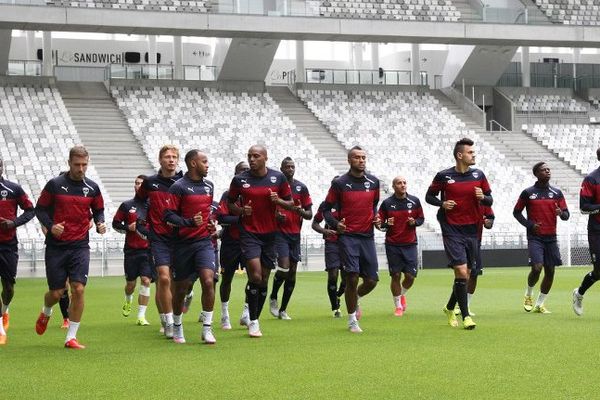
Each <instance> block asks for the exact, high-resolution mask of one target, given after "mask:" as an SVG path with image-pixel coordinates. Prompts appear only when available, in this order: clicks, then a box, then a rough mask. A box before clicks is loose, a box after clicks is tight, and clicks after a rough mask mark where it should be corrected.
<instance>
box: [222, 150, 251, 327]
mask: <svg viewBox="0 0 600 400" xmlns="http://www.w3.org/2000/svg"><path fill="white" fill-rule="evenodd" d="M249 169H250V167H249V166H248V163H247V162H246V161H242V162H239V163H238V164H237V165H236V166H235V173H234V175H239V174H241V173H242V172H245V171H248V170H249ZM228 196H229V191H228V190H226V191H225V192H224V193H223V195H222V196H221V200H220V201H219V208H218V210H217V221H218V222H219V224H220V225H221V226H223V230H222V231H221V253H220V261H221V285H220V286H219V295H220V297H221V328H222V329H224V330H229V329H231V319H230V317H229V297H230V295H231V282H232V281H233V276H234V275H235V271H237V269H238V267H241V268H244V266H245V265H246V260H245V259H244V255H243V254H242V249H241V247H240V226H239V224H240V217H239V216H236V215H231V214H230V213H229V207H227V198H228ZM239 205H240V204H238V206H239ZM245 309H246V310H247V304H246V308H245Z"/></svg>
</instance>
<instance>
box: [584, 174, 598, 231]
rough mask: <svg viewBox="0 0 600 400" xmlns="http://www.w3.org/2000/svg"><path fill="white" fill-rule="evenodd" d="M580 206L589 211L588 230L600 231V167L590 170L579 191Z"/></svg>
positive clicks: (586, 211) (585, 211)
mask: <svg viewBox="0 0 600 400" xmlns="http://www.w3.org/2000/svg"><path fill="white" fill-rule="evenodd" d="M579 208H580V209H581V211H582V212H584V213H589V214H590V216H589V219H588V232H593V233H600V168H597V169H595V170H593V171H592V172H590V173H589V174H588V175H587V176H586V177H585V179H584V180H583V183H582V184H581V191H580V192H579Z"/></svg>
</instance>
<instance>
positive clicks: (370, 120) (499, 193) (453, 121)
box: [299, 90, 574, 232]
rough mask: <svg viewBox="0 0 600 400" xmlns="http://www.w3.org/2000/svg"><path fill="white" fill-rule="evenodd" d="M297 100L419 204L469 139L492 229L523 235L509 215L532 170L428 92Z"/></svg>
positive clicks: (316, 94)
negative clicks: (490, 203) (483, 180)
mask: <svg viewBox="0 0 600 400" xmlns="http://www.w3.org/2000/svg"><path fill="white" fill-rule="evenodd" d="M299 96H300V98H301V99H302V100H303V101H304V102H305V103H306V105H307V106H308V107H309V108H310V109H311V111H312V112H313V113H315V115H316V116H317V117H318V118H319V119H320V120H321V121H322V122H323V123H324V124H325V125H327V126H328V128H329V129H330V130H331V132H332V133H333V134H334V135H335V136H336V138H337V139H338V140H339V141H340V142H342V144H344V146H345V147H347V148H350V147H351V146H353V145H355V144H360V145H361V146H364V147H365V148H366V150H367V152H368V161H367V165H368V168H369V169H370V170H371V171H373V172H374V173H375V174H376V175H378V176H379V178H380V179H382V180H384V181H386V182H391V180H392V179H393V177H394V176H395V175H398V174H402V175H404V176H405V177H406V178H407V179H408V184H409V187H408V190H409V193H413V194H415V195H417V196H418V197H420V198H421V200H422V201H423V202H424V196H425V192H426V190H427V187H428V186H429V184H430V183H431V180H432V179H433V177H434V175H435V174H436V172H437V171H439V170H442V169H445V168H448V167H450V166H452V165H453V164H454V160H453V158H452V154H451V149H452V146H453V144H454V143H455V142H456V140H458V139H460V138H462V137H465V136H466V137H470V138H472V139H473V140H474V141H475V142H476V146H477V153H478V159H477V164H478V167H479V168H481V169H482V170H483V171H484V172H485V173H486V175H487V178H488V180H489V182H490V185H491V186H492V191H493V195H494V204H495V206H494V211H495V213H496V216H497V220H496V228H495V229H496V230H497V231H500V232H521V231H522V227H521V226H520V225H519V224H518V223H517V222H516V221H515V220H514V218H513V216H512V209H513V207H514V204H515V202H516V201H517V198H518V197H519V194H520V193H521V190H522V189H523V185H522V184H519V185H515V182H520V183H523V182H530V181H531V178H530V172H529V171H524V170H523V169H521V168H519V167H515V166H512V165H511V164H510V163H509V162H508V160H507V159H506V158H505V157H504V156H503V155H502V154H501V153H499V152H498V151H496V150H495V148H494V147H493V146H492V145H490V144H489V143H487V142H486V141H484V140H483V139H482V138H481V137H480V136H479V135H477V133H476V132H474V131H472V130H469V129H467V128H466V126H465V124H464V122H462V121H461V120H459V119H458V118H457V117H456V116H454V115H453V114H452V113H451V112H450V111H448V109H446V107H443V106H442V105H441V104H440V102H439V101H438V100H437V99H436V98H435V97H433V96H432V95H431V94H428V93H425V94H418V93H415V92H406V93H402V92H400V93H384V92H371V93H370V94H366V93H363V94H357V93H356V92H344V91H325V90H300V91H299ZM572 206H574V205H572ZM424 209H425V216H426V219H427V220H428V221H429V223H430V226H431V227H432V228H433V229H435V230H436V231H438V232H439V227H438V224H437V223H435V221H436V217H435V213H436V211H437V210H436V209H435V207H430V206H427V205H425V206H424Z"/></svg>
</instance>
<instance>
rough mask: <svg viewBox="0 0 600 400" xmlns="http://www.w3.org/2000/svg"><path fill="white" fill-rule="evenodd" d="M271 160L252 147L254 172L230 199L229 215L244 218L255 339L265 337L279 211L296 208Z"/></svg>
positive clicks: (242, 178)
mask: <svg viewBox="0 0 600 400" xmlns="http://www.w3.org/2000/svg"><path fill="white" fill-rule="evenodd" d="M267 160H268V155H267V149H266V147H264V146H262V145H254V146H252V147H250V149H248V164H249V165H250V169H249V170H248V171H245V172H242V173H241V174H239V175H236V176H235V177H234V178H233V180H232V181H231V185H230V186H229V195H228V197H227V207H228V209H229V212H230V213H231V214H233V215H239V216H240V217H241V218H240V221H241V222H240V246H241V249H242V254H243V255H244V258H245V259H246V272H247V274H248V284H247V286H246V296H247V301H248V313H249V322H248V334H249V335H250V337H254V338H257V337H261V336H262V332H261V331H260V326H259V323H258V318H259V316H260V313H261V311H262V308H263V305H264V303H265V300H266V298H267V285H268V282H269V275H270V272H271V269H273V268H274V267H275V257H276V256H275V236H276V234H277V230H278V228H277V219H276V211H277V207H281V208H283V209H286V210H291V209H292V208H293V207H294V203H293V202H292V192H291V189H290V185H289V184H288V181H287V179H286V177H285V176H284V175H283V174H282V173H281V172H279V171H276V170H274V169H271V168H267Z"/></svg>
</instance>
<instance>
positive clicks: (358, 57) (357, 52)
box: [352, 43, 363, 69]
mask: <svg viewBox="0 0 600 400" xmlns="http://www.w3.org/2000/svg"><path fill="white" fill-rule="evenodd" d="M352 49H353V57H352V59H353V60H354V65H353V69H361V68H362V66H363V65H362V64H363V50H362V43H352Z"/></svg>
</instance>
